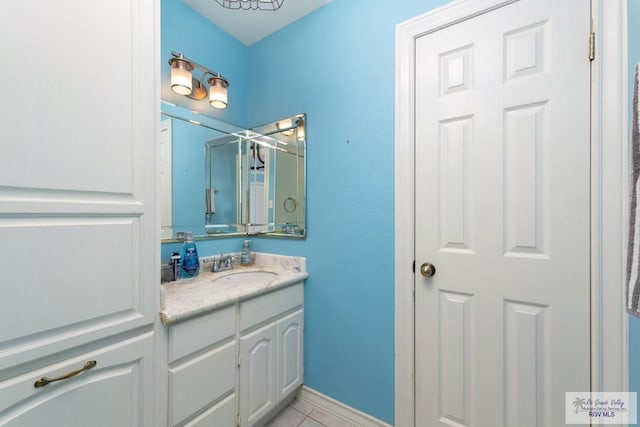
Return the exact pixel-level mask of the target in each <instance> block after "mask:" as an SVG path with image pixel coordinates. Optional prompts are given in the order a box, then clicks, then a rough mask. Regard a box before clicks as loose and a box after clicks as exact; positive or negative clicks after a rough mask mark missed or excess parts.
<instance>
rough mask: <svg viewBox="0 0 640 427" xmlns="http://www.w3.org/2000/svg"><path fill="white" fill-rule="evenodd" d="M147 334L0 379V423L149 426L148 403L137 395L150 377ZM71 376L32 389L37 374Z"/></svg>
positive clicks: (150, 338) (26, 426)
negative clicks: (88, 366) (92, 364)
mask: <svg viewBox="0 0 640 427" xmlns="http://www.w3.org/2000/svg"><path fill="white" fill-rule="evenodd" d="M152 355H153V336H152V334H151V333H147V334H144V335H141V336H138V337H136V338H132V339H129V340H126V341H123V342H119V343H116V344H113V345H110V346H108V347H106V348H102V349H98V350H95V351H92V352H89V353H86V354H83V355H82V356H78V357H73V358H71V359H67V360H63V361H61V362H58V363H55V364H52V365H49V366H46V367H44V368H41V369H38V370H35V371H31V372H28V373H26V374H22V375H20V376H18V377H13V378H8V379H6V380H4V381H0V426H11V427H18V426H24V427H30V426H65V427H74V426H83V427H84V426H91V427H114V426H153V425H154V423H153V421H152V416H151V414H152V405H151V404H150V402H149V400H148V399H147V400H145V399H143V398H142V396H144V393H145V389H146V388H147V387H149V385H150V384H151V382H152V380H153V372H152V366H153V363H152V361H151V358H152ZM90 360H95V361H96V366H95V367H94V368H92V369H90V370H86V371H84V372H82V373H80V374H78V375H77V376H75V377H73V378H70V379H67V380H64V381H59V382H53V383H49V384H48V385H46V386H44V387H41V388H35V387H34V383H35V381H37V380H39V379H41V378H42V377H45V376H46V377H50V378H54V377H58V376H61V375H64V374H67V373H69V372H71V371H74V370H76V369H78V368H81V367H82V366H83V365H84V364H85V363H86V362H87V361H90Z"/></svg>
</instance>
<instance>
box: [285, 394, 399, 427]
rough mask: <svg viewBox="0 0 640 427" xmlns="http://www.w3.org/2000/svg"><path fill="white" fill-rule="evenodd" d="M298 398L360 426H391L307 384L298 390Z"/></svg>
mask: <svg viewBox="0 0 640 427" xmlns="http://www.w3.org/2000/svg"><path fill="white" fill-rule="evenodd" d="M296 398H297V399H298V400H300V401H302V402H305V403H307V404H309V405H311V406H313V407H314V408H317V409H319V410H321V411H323V412H326V413H329V414H331V415H333V416H336V417H338V418H340V419H342V420H344V421H347V422H350V423H352V424H355V425H357V426H360V427H391V425H390V424H387V423H385V422H384V421H380V420H379V419H377V418H374V417H372V416H371V415H367V414H365V413H364V412H361V411H358V410H357V409H354V408H352V407H351V406H347V405H345V404H344V403H341V402H338V401H337V400H335V399H332V398H330V397H329V396H325V395H324V394H322V393H320V392H317V391H315V390H313V389H311V388H309V387H307V386H305V385H303V386H302V387H301V388H300V390H299V391H298V395H297V396H296Z"/></svg>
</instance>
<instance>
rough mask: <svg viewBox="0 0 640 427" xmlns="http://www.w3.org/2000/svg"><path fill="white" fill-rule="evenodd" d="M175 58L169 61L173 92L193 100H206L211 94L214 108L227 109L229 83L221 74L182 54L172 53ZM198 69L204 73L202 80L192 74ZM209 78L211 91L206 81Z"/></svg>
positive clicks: (211, 102)
mask: <svg viewBox="0 0 640 427" xmlns="http://www.w3.org/2000/svg"><path fill="white" fill-rule="evenodd" d="M171 55H172V56H173V58H171V59H170V60H169V65H170V66H171V90H172V91H174V92H175V93H177V94H180V95H185V96H188V97H189V98H191V99H197V100H200V99H205V98H206V97H207V93H208V94H209V104H210V105H211V106H212V107H213V108H218V109H224V108H227V88H228V87H229V81H228V80H227V79H226V78H224V77H222V76H221V75H220V73H216V72H214V71H211V70H209V69H208V68H206V67H203V66H202V65H200V64H198V63H197V62H195V61H192V60H191V59H187V58H185V57H184V55H182V54H181V53H177V52H171ZM195 69H197V70H198V71H201V72H202V76H201V77H200V79H199V80H198V79H195V78H194V77H193V76H192V74H191V72H192V71H193V70H195ZM208 76H211V77H209V79H208V80H206V81H207V83H209V91H208V92H207V87H206V86H205V79H206V78H207V77H208Z"/></svg>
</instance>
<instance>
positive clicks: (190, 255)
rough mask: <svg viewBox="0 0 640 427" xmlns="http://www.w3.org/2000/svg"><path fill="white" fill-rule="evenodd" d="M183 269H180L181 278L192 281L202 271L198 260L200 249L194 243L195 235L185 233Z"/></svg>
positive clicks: (182, 255)
mask: <svg viewBox="0 0 640 427" xmlns="http://www.w3.org/2000/svg"><path fill="white" fill-rule="evenodd" d="M181 257H182V267H181V268H180V278H181V279H190V278H192V277H196V276H197V275H198V271H200V260H199V259H198V249H196V244H195V243H194V242H193V233H191V232H187V233H184V244H183V245H182V254H181Z"/></svg>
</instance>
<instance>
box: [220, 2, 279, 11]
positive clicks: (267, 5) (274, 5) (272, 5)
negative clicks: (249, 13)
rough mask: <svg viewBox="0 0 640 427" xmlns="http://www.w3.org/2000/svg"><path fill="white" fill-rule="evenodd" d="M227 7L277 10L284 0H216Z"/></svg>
mask: <svg viewBox="0 0 640 427" xmlns="http://www.w3.org/2000/svg"><path fill="white" fill-rule="evenodd" d="M216 2H217V3H218V4H219V5H220V6H222V7H225V8H227V9H244V10H249V9H253V10H278V9H280V7H281V6H282V3H284V0H216Z"/></svg>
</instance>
